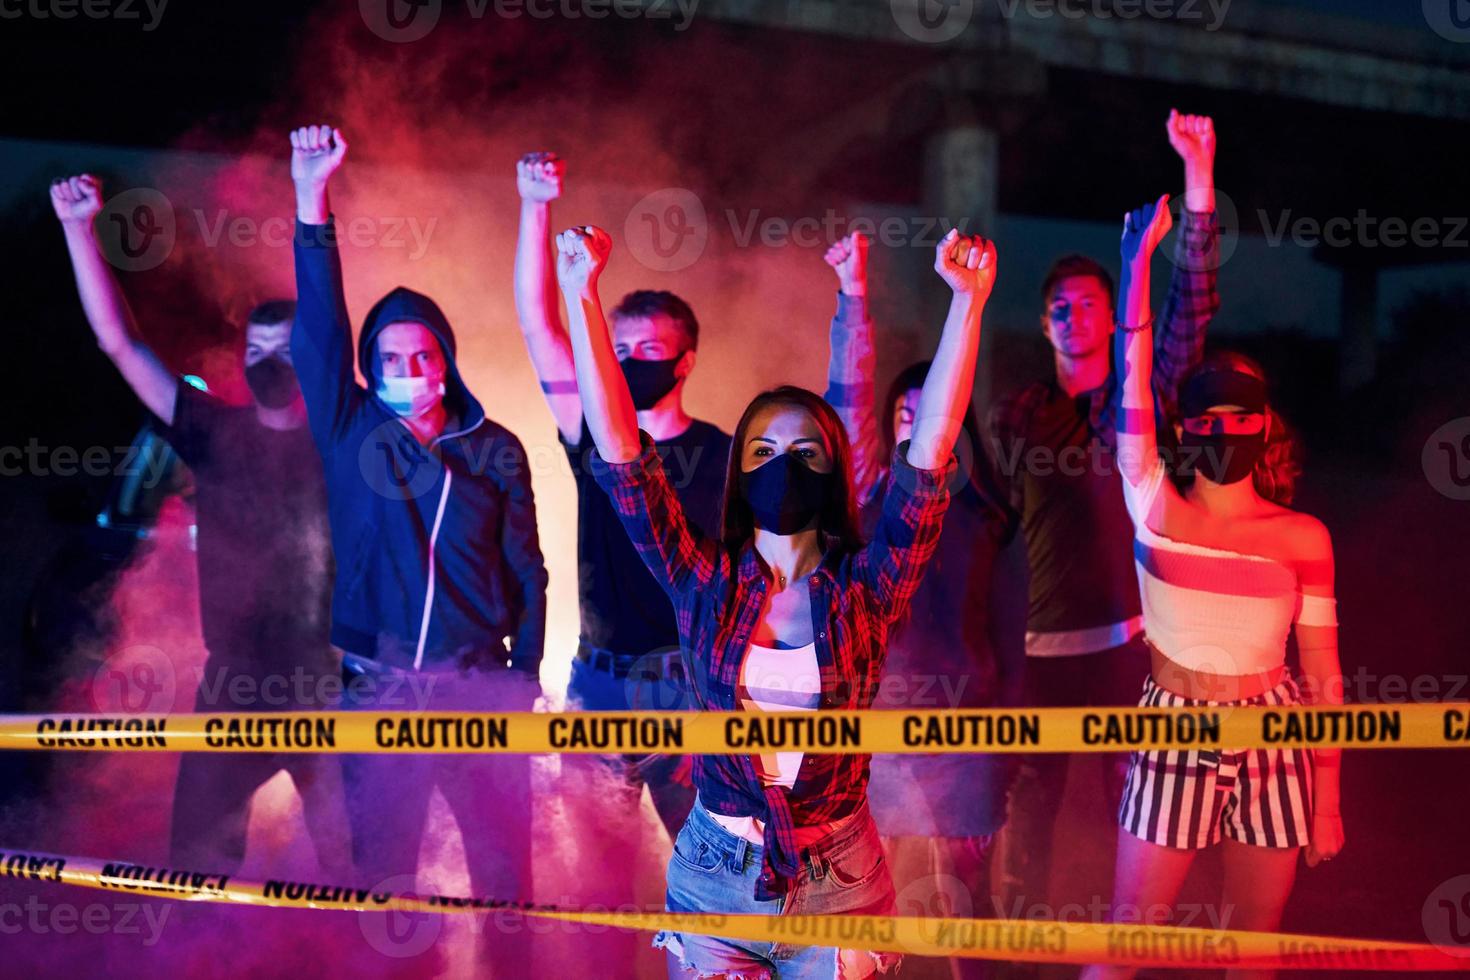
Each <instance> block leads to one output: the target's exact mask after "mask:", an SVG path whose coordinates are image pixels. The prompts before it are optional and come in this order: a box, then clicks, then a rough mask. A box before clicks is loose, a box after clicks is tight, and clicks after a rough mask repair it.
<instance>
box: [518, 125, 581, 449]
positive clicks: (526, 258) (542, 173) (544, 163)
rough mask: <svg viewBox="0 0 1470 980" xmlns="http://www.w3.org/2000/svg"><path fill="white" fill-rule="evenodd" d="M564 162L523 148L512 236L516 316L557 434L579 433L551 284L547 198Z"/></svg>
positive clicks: (573, 383)
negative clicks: (517, 224) (517, 216)
mask: <svg viewBox="0 0 1470 980" xmlns="http://www.w3.org/2000/svg"><path fill="white" fill-rule="evenodd" d="M564 173H565V166H564V165H563V163H562V161H561V160H560V159H559V158H558V157H557V156H556V154H554V153H528V154H527V155H526V156H523V157H521V159H520V160H519V161H518V162H517V163H516V190H517V191H519V192H520V195H521V220H520V231H519V232H518V234H517V236H516V267H515V297H516V319H517V320H518V321H519V322H520V325H521V334H522V336H524V337H525V338H526V350H527V352H528V353H529V354H530V355H531V366H532V367H533V368H535V369H536V377H537V379H538V380H539V381H540V382H541V392H542V394H544V395H545V396H546V404H547V406H548V407H550V409H551V415H552V418H554V419H555V420H556V427H557V428H558V429H559V430H560V431H561V434H562V438H564V439H565V440H566V441H567V442H569V443H571V444H572V445H576V444H577V442H578V440H580V439H581V438H582V401H581V399H580V398H579V397H578V395H577V379H576V372H575V368H574V366H573V363H572V343H571V340H570V338H569V337H568V336H567V330H566V327H565V326H564V325H563V324H562V322H561V312H560V310H559V308H558V304H559V299H558V294H557V289H556V264H555V262H556V259H555V249H554V247H553V246H552V242H551V202H552V201H554V200H556V199H557V198H558V197H560V196H561V182H562V176H563V174H564Z"/></svg>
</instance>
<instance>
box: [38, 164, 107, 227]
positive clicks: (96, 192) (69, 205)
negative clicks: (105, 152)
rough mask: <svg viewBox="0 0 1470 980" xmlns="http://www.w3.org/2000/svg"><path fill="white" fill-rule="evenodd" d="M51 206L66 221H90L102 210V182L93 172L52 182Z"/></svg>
mask: <svg viewBox="0 0 1470 980" xmlns="http://www.w3.org/2000/svg"><path fill="white" fill-rule="evenodd" d="M51 206H52V207H53V208H55V209H56V217H58V218H60V219H61V220H62V221H64V222H90V221H91V220H92V219H93V218H95V217H96V216H97V212H98V211H101V210H102V182H101V181H99V180H98V179H97V178H96V177H93V176H92V175H91V174H80V175H78V176H76V177H59V178H57V179H56V180H53V181H52V182H51Z"/></svg>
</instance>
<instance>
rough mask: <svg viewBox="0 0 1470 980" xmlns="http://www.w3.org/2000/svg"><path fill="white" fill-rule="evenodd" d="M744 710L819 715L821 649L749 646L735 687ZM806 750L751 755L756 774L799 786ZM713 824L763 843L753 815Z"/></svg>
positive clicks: (811, 646) (813, 646) (717, 819)
mask: <svg viewBox="0 0 1470 980" xmlns="http://www.w3.org/2000/svg"><path fill="white" fill-rule="evenodd" d="M736 696H737V697H738V698H739V699H740V705H741V707H742V708H744V709H745V710H746V711H816V710H817V708H818V707H819V706H820V705H821V703H822V675H821V671H820V669H819V668H818V666H817V645H816V643H815V642H813V643H808V644H807V645H806V646H804V647H797V648H795V649H792V650H777V649H775V648H773V647H763V646H758V645H757V644H754V643H752V644H750V647H749V649H747V650H746V652H745V659H744V660H743V661H742V662H741V664H740V681H739V686H738V688H737V689H736ZM804 754H805V753H802V752H772V753H767V754H763V755H756V756H752V757H751V761H752V762H753V763H754V764H755V771H756V773H757V774H758V775H759V776H760V778H761V782H762V783H763V784H765V785H766V786H785V787H786V788H787V789H790V788H791V787H792V786H794V785H796V775H797V773H798V772H799V771H800V770H801V758H802V756H803V755H804ZM710 816H711V817H713V818H714V819H715V822H716V823H718V824H719V825H720V826H722V827H724V828H725V829H726V830H728V831H730V833H732V834H735V835H736V836H738V837H744V838H745V839H746V840H748V841H750V842H751V843H753V844H759V843H761V842H762V840H763V838H762V836H761V833H762V831H763V830H764V829H765V828H764V826H763V825H762V824H761V822H760V821H759V820H757V819H756V818H755V817H727V816H724V815H722V814H718V813H711V814H710Z"/></svg>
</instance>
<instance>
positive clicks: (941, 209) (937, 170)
mask: <svg viewBox="0 0 1470 980" xmlns="http://www.w3.org/2000/svg"><path fill="white" fill-rule="evenodd" d="M999 150H1000V140H999V138H998V137H997V136H996V134H995V132H994V130H991V129H988V128H987V127H985V126H981V125H979V124H978V123H975V122H969V121H966V122H961V123H956V124H951V125H947V126H945V127H944V128H943V129H940V130H938V131H936V132H934V133H933V134H931V135H930V136H929V138H928V140H927V141H926V143H925V146H924V161H923V166H924V209H925V210H924V217H925V218H932V219H937V220H938V221H939V224H938V225H937V226H936V230H935V234H936V235H941V234H943V233H944V232H947V231H948V230H949V228H950V227H953V226H958V227H959V229H960V231H961V232H962V233H965V234H970V235H975V234H979V235H984V236H985V237H986V238H993V237H995V214H996V193H997V189H998V187H999V183H1000V153H999ZM928 258H929V259H930V261H931V264H932V256H929V257H928ZM930 276H931V277H932V276H933V273H932V272H931V273H930ZM923 295H924V297H925V299H926V302H925V307H924V313H925V322H926V323H932V324H934V326H933V328H932V329H933V331H934V333H933V335H932V336H933V338H934V340H936V341H937V339H938V336H939V334H938V331H939V327H940V325H941V324H942V323H943V322H944V314H945V311H946V310H947V309H948V295H947V293H946V292H945V290H944V289H943V287H942V286H941V287H940V288H939V289H926V290H925V291H924V293H923ZM994 338H995V332H994V330H993V329H986V330H984V331H982V332H981V335H980V370H979V371H977V372H976V374H975V406H976V415H977V418H979V419H980V420H981V425H984V418H985V412H986V410H987V409H988V408H989V406H990V392H991V389H992V379H991V374H990V365H991V357H990V351H991V349H992V347H993V346H994ZM931 350H932V347H931Z"/></svg>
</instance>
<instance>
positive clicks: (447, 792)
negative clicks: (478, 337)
mask: <svg viewBox="0 0 1470 980" xmlns="http://www.w3.org/2000/svg"><path fill="white" fill-rule="evenodd" d="M291 146H292V154H291V177H292V179H293V181H294V182H295V185H296V207H297V212H296V213H297V224H296V242H295V251H296V282H297V287H298V304H299V305H298V315H297V327H298V329H297V331H296V333H295V335H294V336H293V338H292V343H291V349H292V354H293V356H294V358H295V361H296V370H297V374H298V375H299V377H300V379H301V390H302V393H303V394H304V395H305V398H306V409H307V419H308V422H309V423H310V427H311V432H312V437H313V438H314V439H315V441H316V445H317V449H318V451H319V452H320V453H321V456H322V459H323V462H324V464H325V469H326V479H327V505H328V514H329V517H330V520H331V526H332V541H333V545H334V547H335V550H336V555H337V580H336V590H335V594H334V595H333V602H332V640H333V642H334V643H336V644H337V645H338V646H340V647H342V648H343V649H344V650H345V651H347V653H348V654H351V655H355V656H356V657H359V658H366V659H369V660H371V661H372V662H373V663H372V667H373V669H374V670H375V671H386V672H389V673H390V674H395V675H398V676H399V677H402V676H403V675H407V678H408V679H409V680H413V681H418V682H420V683H416V684H412V685H409V686H408V687H409V689H411V690H414V691H416V692H420V693H421V694H424V695H426V696H421V697H419V698H417V700H418V702H419V703H414V704H405V703H403V699H402V698H401V697H400V698H396V699H393V700H396V701H397V703H393V700H388V694H389V692H390V691H392V690H394V689H395V687H396V685H394V684H391V683H385V684H383V685H381V686H380V690H381V694H382V696H380V697H379V699H378V700H377V701H376V702H375V704H374V706H375V707H379V708H384V709H390V708H400V709H401V708H417V709H424V708H430V707H432V708H434V709H436V710H438V709H463V710H481V711H526V710H530V708H531V707H532V704H533V703H534V701H535V699H536V697H537V695H538V694H539V693H540V686H539V680H538V675H539V671H540V665H541V653H542V640H543V637H544V634H545V626H546V568H545V564H544V563H543V561H542V557H541V548H540V545H539V543H538V540H537V534H536V509H535V503H534V500H533V498H532V494H531V474H530V469H529V467H528V465H527V460H526V454H525V450H524V449H523V448H522V446H521V443H520V441H519V440H518V439H517V438H516V437H515V436H514V435H512V434H511V433H510V432H509V431H507V430H506V429H504V428H502V427H501V426H499V425H496V424H495V423H494V422H491V421H490V420H489V419H487V418H486V417H485V412H484V410H483V409H482V408H481V407H480V404H479V402H478V401H476V400H475V397H474V396H473V395H472V394H471V393H470V391H469V389H468V388H467V387H466V386H465V384H464V382H463V380H461V378H460V375H459V369H458V367H457V365H456V362H455V340H454V332H453V330H451V329H450V326H449V323H448V321H447V320H446V319H445V317H444V314H443V312H442V311H440V309H439V307H438V306H437V305H435V303H434V302H433V300H431V299H429V298H428V297H427V296H423V295H420V294H419V293H416V292H413V291H412V290H409V289H404V288H402V287H399V288H397V289H394V290H393V291H392V292H390V293H389V294H388V295H387V296H385V297H383V298H382V299H381V300H379V301H378V303H377V304H376V305H375V306H374V307H373V308H372V310H371V311H369V313H368V316H367V319H366V321H365V322H364V323H363V327H362V331H361V333H360V335H359V337H358V343H357V367H358V369H359V370H360V371H361V372H362V375H363V377H364V378H365V379H366V381H367V383H368V384H367V387H363V386H362V385H360V384H358V382H357V379H356V378H355V376H354V374H353V356H352V326H351V324H350V322H349V321H348V318H347V307H346V302H345V300H344V298H343V293H342V269H341V263H340V260H339V258H338V254H337V247H336V233H335V225H334V224H333V223H332V220H331V214H330V210H329V207H328V203H327V182H328V180H329V178H330V177H331V175H332V173H333V172H334V171H335V170H336V169H337V167H338V166H340V165H341V162H342V159H343V157H344V156H345V155H346V152H347V142H346V140H344V139H343V137H342V134H341V133H340V132H338V131H337V130H334V129H333V128H332V127H330V126H310V127H305V128H302V129H298V130H296V131H295V132H293V133H292V134H291ZM397 691H398V693H399V694H400V695H401V694H402V692H403V691H404V688H403V687H401V686H397ZM347 776H348V793H349V797H348V799H349V806H350V807H351V809H352V811H353V819H354V831H355V832H354V840H355V842H356V843H357V844H358V852H357V856H358V865H359V867H360V868H361V869H362V870H363V872H364V873H366V874H369V875H375V876H377V880H376V881H374V882H372V884H374V885H376V884H378V883H379V882H380V881H381V880H383V879H385V878H388V877H392V876H397V875H410V876H411V875H412V874H413V873H414V871H415V869H416V866H417V859H418V852H419V845H420V842H421V839H422V836H423V829H424V823H425V819H426V817H427V813H428V804H429V797H430V794H431V792H432V790H433V788H434V787H435V786H436V785H437V786H438V787H439V789H440V791H441V792H442V793H443V795H444V797H445V799H446V800H447V802H448V803H449V805H450V807H451V808H452V809H453V811H454V813H455V819H456V820H457V821H458V823H459V826H460V831H461V833H462V835H463V837H464V847H465V856H466V860H467V863H468V865H469V872H470V881H471V886H472V887H473V888H474V891H475V894H476V895H490V896H494V897H496V898H502V899H507V900H516V899H528V898H529V897H530V887H531V861H530V819H531V788H530V765H529V759H528V758H527V757H526V756H522V755H482V756H458V755H412V756H407V755H396V756H386V755H377V756H349V757H348V768H347ZM492 813H493V814H494V819H493V820H487V819H486V817H487V816H489V815H490V814H492ZM522 935H523V933H522ZM513 938H515V937H511V936H495V937H493V938H492V940H491V942H490V944H489V947H490V952H492V953H494V954H495V956H494V959H495V963H496V966H497V970H498V971H508V972H505V973H504V974H503V975H507V976H525V975H529V968H528V967H526V969H518V967H520V966H523V965H525V960H524V959H523V958H521V957H523V956H524V949H523V947H524V945H525V944H524V943H523V942H511V941H510V940H511V939H513Z"/></svg>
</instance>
